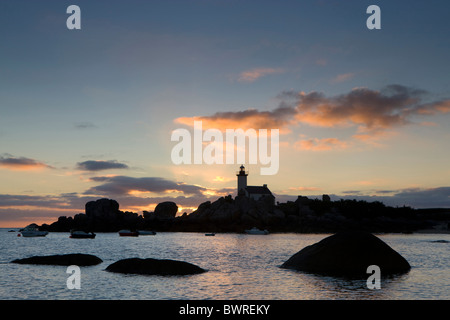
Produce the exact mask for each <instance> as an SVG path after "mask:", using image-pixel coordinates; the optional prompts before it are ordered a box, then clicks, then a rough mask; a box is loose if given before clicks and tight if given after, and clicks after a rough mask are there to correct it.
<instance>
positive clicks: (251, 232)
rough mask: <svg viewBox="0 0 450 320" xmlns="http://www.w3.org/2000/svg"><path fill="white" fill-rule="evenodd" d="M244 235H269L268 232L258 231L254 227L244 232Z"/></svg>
mask: <svg viewBox="0 0 450 320" xmlns="http://www.w3.org/2000/svg"><path fill="white" fill-rule="evenodd" d="M245 233H246V234H269V231H267V230H260V229H258V228H256V227H253V228H251V229H248V230H245Z"/></svg>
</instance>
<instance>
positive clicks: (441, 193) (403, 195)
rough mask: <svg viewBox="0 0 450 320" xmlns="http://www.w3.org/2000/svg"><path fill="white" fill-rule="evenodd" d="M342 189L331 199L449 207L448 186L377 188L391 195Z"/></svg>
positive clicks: (380, 192)
mask: <svg viewBox="0 0 450 320" xmlns="http://www.w3.org/2000/svg"><path fill="white" fill-rule="evenodd" d="M351 192H352V191H347V192H346V191H344V192H342V194H344V195H342V196H341V195H330V196H331V197H332V199H333V200H337V199H341V198H342V199H356V200H366V201H380V202H383V203H384V204H386V205H389V206H403V205H405V206H410V207H413V208H438V207H439V208H450V187H438V188H429V189H424V188H412V189H411V188H409V189H402V190H396V191H395V190H379V191H376V192H377V193H379V194H388V193H392V195H372V196H370V195H363V192H362V191H357V190H355V191H353V194H350V193H351Z"/></svg>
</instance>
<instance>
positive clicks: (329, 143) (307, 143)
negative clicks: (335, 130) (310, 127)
mask: <svg viewBox="0 0 450 320" xmlns="http://www.w3.org/2000/svg"><path fill="white" fill-rule="evenodd" d="M294 147H295V148H296V149H298V150H312V151H328V150H332V149H345V148H347V147H348V143H347V142H345V141H341V140H339V139H337V138H324V139H317V138H315V139H309V140H300V141H297V142H296V143H295V144H294Z"/></svg>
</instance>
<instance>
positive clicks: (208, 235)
mask: <svg viewBox="0 0 450 320" xmlns="http://www.w3.org/2000/svg"><path fill="white" fill-rule="evenodd" d="M215 235H216V234H215V233H213V232H211V233H205V236H207V237H214V236H215Z"/></svg>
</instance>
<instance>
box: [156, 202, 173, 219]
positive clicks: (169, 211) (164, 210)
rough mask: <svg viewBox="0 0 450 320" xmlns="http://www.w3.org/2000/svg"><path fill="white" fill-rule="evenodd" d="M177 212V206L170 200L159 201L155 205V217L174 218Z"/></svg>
mask: <svg viewBox="0 0 450 320" xmlns="http://www.w3.org/2000/svg"><path fill="white" fill-rule="evenodd" d="M177 212H178V206H177V205H176V203H175V202H172V201H166V202H161V203H159V204H158V205H157V206H156V207H155V216H156V218H162V219H166V218H168V219H170V218H175V216H176V215H177Z"/></svg>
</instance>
